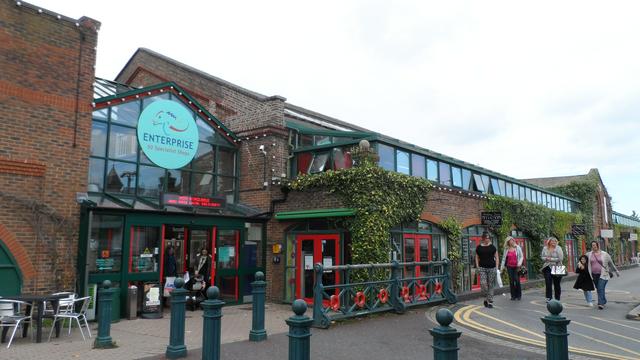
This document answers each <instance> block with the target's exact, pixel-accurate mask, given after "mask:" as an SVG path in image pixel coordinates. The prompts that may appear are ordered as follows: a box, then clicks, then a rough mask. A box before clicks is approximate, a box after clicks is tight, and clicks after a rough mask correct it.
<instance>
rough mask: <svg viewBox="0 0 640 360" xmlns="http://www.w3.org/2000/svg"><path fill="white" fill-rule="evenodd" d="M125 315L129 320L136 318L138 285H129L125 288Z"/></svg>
mask: <svg viewBox="0 0 640 360" xmlns="http://www.w3.org/2000/svg"><path fill="white" fill-rule="evenodd" d="M126 310H127V311H126V316H127V319H129V320H134V319H137V318H138V287H137V286H135V285H131V286H129V288H128V290H127V308H126Z"/></svg>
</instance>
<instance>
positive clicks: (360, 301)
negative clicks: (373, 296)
mask: <svg viewBox="0 0 640 360" xmlns="http://www.w3.org/2000/svg"><path fill="white" fill-rule="evenodd" d="M353 301H355V303H356V305H357V306H358V307H359V308H363V307H364V303H365V301H367V298H366V297H365V296H364V293H363V292H362V291H358V292H357V293H356V297H355V299H353Z"/></svg>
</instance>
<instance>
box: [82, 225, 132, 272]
mask: <svg viewBox="0 0 640 360" xmlns="http://www.w3.org/2000/svg"><path fill="white" fill-rule="evenodd" d="M123 226H124V219H123V217H122V216H112V215H95V214H94V215H93V217H92V219H91V236H90V237H89V246H88V250H87V265H88V268H89V272H91V273H110V272H120V268H121V266H122V236H123Z"/></svg>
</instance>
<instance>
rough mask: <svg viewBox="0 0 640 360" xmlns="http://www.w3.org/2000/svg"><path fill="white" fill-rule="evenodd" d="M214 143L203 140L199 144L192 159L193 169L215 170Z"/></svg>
mask: <svg viewBox="0 0 640 360" xmlns="http://www.w3.org/2000/svg"><path fill="white" fill-rule="evenodd" d="M213 155H214V148H213V145H211V144H208V143H204V142H201V143H199V144H198V151H197V152H196V156H195V157H194V158H193V160H192V161H191V163H192V166H193V167H192V168H193V170H197V171H203V172H213Z"/></svg>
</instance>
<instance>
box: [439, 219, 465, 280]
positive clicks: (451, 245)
mask: <svg viewBox="0 0 640 360" xmlns="http://www.w3.org/2000/svg"><path fill="white" fill-rule="evenodd" d="M438 225H439V226H440V228H441V229H442V231H444V232H445V234H446V235H447V256H448V257H449V260H451V264H452V271H451V277H452V279H451V283H452V284H453V285H454V291H460V290H461V288H462V278H461V276H460V275H461V274H462V270H463V268H464V264H463V262H462V250H461V249H460V245H461V243H462V223H461V222H459V221H458V219H456V218H455V217H453V216H450V217H448V218H446V219H445V220H443V221H442V222H441V223H440V224H438Z"/></svg>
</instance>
